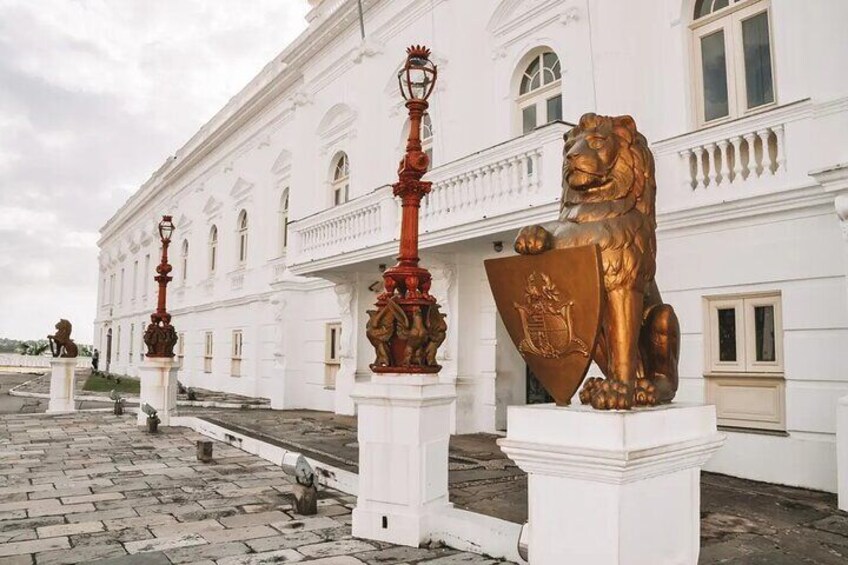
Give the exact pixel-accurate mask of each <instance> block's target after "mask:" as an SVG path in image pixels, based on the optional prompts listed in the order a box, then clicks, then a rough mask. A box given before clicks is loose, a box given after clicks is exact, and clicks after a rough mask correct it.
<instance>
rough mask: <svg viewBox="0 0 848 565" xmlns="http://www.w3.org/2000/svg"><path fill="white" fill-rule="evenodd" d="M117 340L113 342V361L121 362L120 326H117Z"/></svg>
mask: <svg viewBox="0 0 848 565" xmlns="http://www.w3.org/2000/svg"><path fill="white" fill-rule="evenodd" d="M116 335H117V339H116V340H115V361H116V362H117V361H120V360H121V326H118V333H117V334H116Z"/></svg>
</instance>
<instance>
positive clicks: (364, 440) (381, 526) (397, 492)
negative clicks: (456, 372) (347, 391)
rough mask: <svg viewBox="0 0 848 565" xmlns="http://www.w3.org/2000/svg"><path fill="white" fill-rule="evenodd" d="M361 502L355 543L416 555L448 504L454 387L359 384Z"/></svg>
mask: <svg viewBox="0 0 848 565" xmlns="http://www.w3.org/2000/svg"><path fill="white" fill-rule="evenodd" d="M352 396H353V399H354V400H355V401H356V404H357V413H358V429H359V431H358V439H359V495H358V497H357V500H356V508H355V509H354V511H353V535H354V536H356V537H360V538H366V539H373V540H379V541H385V542H391V543H396V544H400V545H408V546H412V547H418V546H419V545H420V544H421V543H424V542H426V541H428V540H429V538H430V534H431V532H432V531H433V529H434V526H435V525H436V523H437V522H436V514H437V513H438V512H439V511H441V510H444V509H445V508H446V507H449V506H450V502H448V441H449V440H450V423H451V417H450V410H451V403H452V402H453V401H454V400H455V398H456V387H455V386H454V385H452V384H445V383H440V382H439V379H438V376H437V375H395V374H386V375H377V374H374V375H373V376H372V377H371V381H370V382H366V383H357V384H356V385H355V386H354V390H353V395H352Z"/></svg>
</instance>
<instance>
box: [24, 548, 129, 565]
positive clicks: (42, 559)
mask: <svg viewBox="0 0 848 565" xmlns="http://www.w3.org/2000/svg"><path fill="white" fill-rule="evenodd" d="M126 554H127V552H126V551H124V548H123V547H122V546H121V545H120V544H107V545H93V546H86V547H75V548H73V549H69V550H65V551H48V552H44V553H36V554H35V562H36V564H37V565H67V564H73V563H91V562H92V561H97V560H99V559H106V558H109V557H118V556H120V555H126Z"/></svg>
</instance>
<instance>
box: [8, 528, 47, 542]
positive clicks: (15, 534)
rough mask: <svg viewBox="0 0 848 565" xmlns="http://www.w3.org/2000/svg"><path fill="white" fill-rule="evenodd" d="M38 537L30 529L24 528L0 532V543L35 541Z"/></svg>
mask: <svg viewBox="0 0 848 565" xmlns="http://www.w3.org/2000/svg"><path fill="white" fill-rule="evenodd" d="M36 537H38V536H37V535H36V533H35V530H33V529H31V528H25V529H21V530H8V531H5V532H0V543H9V542H13V541H26V540H31V539H35V538H36Z"/></svg>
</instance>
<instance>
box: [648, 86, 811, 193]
mask: <svg viewBox="0 0 848 565" xmlns="http://www.w3.org/2000/svg"><path fill="white" fill-rule="evenodd" d="M810 108H811V105H810V103H809V101H800V102H796V103H793V104H787V105H784V106H778V107H775V108H772V109H771V110H768V111H764V112H760V113H757V114H753V115H751V116H747V117H744V118H740V119H737V120H732V121H730V122H726V123H724V124H721V125H717V126H713V127H708V128H704V129H700V130H696V131H693V132H691V133H687V134H685V135H680V136H676V137H673V138H670V139H666V140H662V141H658V142H656V143H654V144H652V149H653V151H654V156H655V157H656V161H657V182H658V192H657V197H658V206H659V207H660V208H674V209H679V208H687V207H691V206H696V205H699V204H704V203H710V202H721V201H725V200H728V199H734V198H744V197H746V196H752V195H755V194H761V193H765V192H770V191H774V190H778V189H780V188H781V187H787V186H790V185H792V183H797V182H799V181H803V179H804V178H805V177H806V171H807V170H808V169H807V168H805V167H806V166H807V165H806V164H805V163H802V162H800V161H799V160H798V153H797V152H796V154H794V155H793V154H792V153H791V152H790V150H791V148H792V146H793V145H794V144H798V143H800V142H802V137H803V136H804V135H805V129H806V128H805V127H804V120H806V119H808V118H809V116H810V113H811V109H810ZM793 158H794V159H795V160H794V161H793ZM675 184H676V186H679V187H680V188H679V189H678V190H675Z"/></svg>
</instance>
